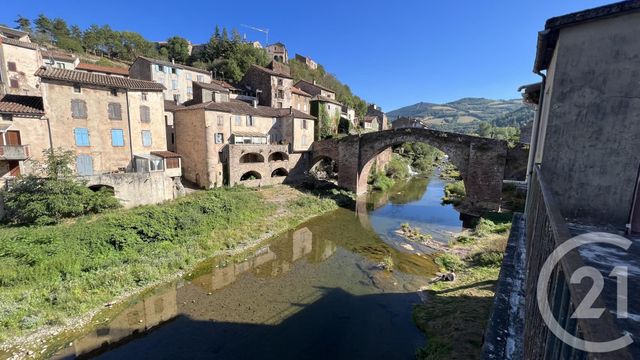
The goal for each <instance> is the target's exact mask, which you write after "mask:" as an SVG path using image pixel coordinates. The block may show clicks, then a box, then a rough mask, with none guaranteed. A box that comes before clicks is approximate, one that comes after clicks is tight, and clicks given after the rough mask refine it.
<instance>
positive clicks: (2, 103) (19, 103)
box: [0, 95, 44, 115]
mask: <svg viewBox="0 0 640 360" xmlns="http://www.w3.org/2000/svg"><path fill="white" fill-rule="evenodd" d="M0 113H9V114H26V115H44V106H43V105H42V98H41V97H40V96H24V95H5V96H4V97H2V99H0Z"/></svg>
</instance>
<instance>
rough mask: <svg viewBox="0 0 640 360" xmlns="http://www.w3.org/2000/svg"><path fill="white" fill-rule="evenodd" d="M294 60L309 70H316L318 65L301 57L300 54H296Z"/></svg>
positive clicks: (307, 58)
mask: <svg viewBox="0 0 640 360" xmlns="http://www.w3.org/2000/svg"><path fill="white" fill-rule="evenodd" d="M296 60H298V61H300V62H301V63H303V64H305V65H307V67H308V68H309V69H311V70H316V69H317V68H318V63H317V62H315V61H313V59H311V58H310V57H308V56H302V55H300V54H296Z"/></svg>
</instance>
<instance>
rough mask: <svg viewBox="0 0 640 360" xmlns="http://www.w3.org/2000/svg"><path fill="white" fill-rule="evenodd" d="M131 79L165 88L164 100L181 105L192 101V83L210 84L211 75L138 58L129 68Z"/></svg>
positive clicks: (201, 71) (175, 65)
mask: <svg viewBox="0 0 640 360" xmlns="http://www.w3.org/2000/svg"><path fill="white" fill-rule="evenodd" d="M129 76H130V77H131V78H132V79H141V80H147V81H155V82H157V83H160V84H162V85H163V86H164V87H165V90H164V92H163V93H164V99H165V100H171V101H175V102H176V103H179V104H182V103H183V102H185V101H188V100H191V99H193V82H194V81H197V82H200V83H209V82H211V74H210V73H209V72H208V71H206V70H202V69H198V68H195V67H191V66H186V65H181V64H176V63H174V62H168V61H163V60H157V59H151V58H147V57H143V56H139V57H138V58H137V59H136V60H135V61H134V62H133V64H131V67H130V68H129Z"/></svg>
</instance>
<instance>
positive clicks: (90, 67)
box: [76, 63, 129, 76]
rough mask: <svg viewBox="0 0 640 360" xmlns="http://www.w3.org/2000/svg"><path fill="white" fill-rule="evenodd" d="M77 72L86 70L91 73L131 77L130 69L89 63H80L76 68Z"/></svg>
mask: <svg viewBox="0 0 640 360" xmlns="http://www.w3.org/2000/svg"><path fill="white" fill-rule="evenodd" d="M76 70H84V71H89V72H101V73H105V74H113V75H122V76H129V69H127V68H120V67H115V66H102V65H96V64H89V63H80V64H78V66H76Z"/></svg>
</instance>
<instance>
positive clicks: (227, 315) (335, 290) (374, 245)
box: [56, 174, 462, 359]
mask: <svg viewBox="0 0 640 360" xmlns="http://www.w3.org/2000/svg"><path fill="white" fill-rule="evenodd" d="M443 185H444V184H443V182H442V181H441V180H440V179H439V178H438V176H437V174H434V175H433V176H431V177H430V178H413V179H411V180H409V181H407V182H403V183H401V184H397V185H396V186H394V187H393V188H392V189H390V190H389V191H388V192H385V193H373V194H370V195H369V196H367V197H366V199H360V200H359V201H358V204H357V206H356V211H352V210H348V209H339V210H336V211H334V212H332V213H329V214H326V215H323V216H320V217H317V218H314V219H312V220H310V221H308V222H306V223H304V224H302V225H300V226H299V227H298V228H296V229H295V230H292V231H289V232H287V233H285V234H282V235H280V236H277V237H274V238H273V239H271V240H269V241H267V242H265V243H264V244H263V245H262V246H260V247H259V248H258V249H257V250H252V251H250V252H247V253H246V254H242V255H240V256H233V257H216V258H212V259H210V260H208V261H206V262H205V263H203V264H202V265H200V266H199V267H198V268H197V270H196V271H194V272H193V273H192V274H190V276H187V277H185V278H183V279H180V280H178V281H174V282H172V283H170V284H167V285H165V286H163V287H160V288H157V289H155V290H154V291H151V292H149V293H148V294H146V295H145V296H143V297H142V298H137V299H135V300H132V301H131V302H130V304H127V306H126V307H125V308H124V309H123V310H122V312H120V313H119V314H116V315H115V316H113V318H112V319H110V320H108V321H106V322H104V323H103V324H101V325H99V326H98V327H97V328H95V329H94V330H93V331H91V332H90V333H88V334H85V335H83V336H81V337H80V338H78V339H76V340H74V341H73V342H72V343H70V344H69V345H68V346H67V347H66V348H65V349H63V350H61V351H60V352H59V353H58V354H57V355H56V358H74V357H76V356H78V355H83V357H84V356H87V357H98V358H102V359H125V358H126V359H140V358H154V359H157V358H165V359H176V358H188V359H198V358H202V359H212V358H213V359H249V358H261V359H301V358H305V359H362V358H369V359H411V358H413V357H414V353H415V349H416V348H417V347H419V346H422V345H424V341H425V340H424V336H423V335H422V333H421V332H420V331H419V330H418V329H417V328H416V327H415V325H414V324H413V322H412V318H411V311H412V306H413V304H416V303H418V302H419V301H420V299H419V297H418V295H417V293H416V290H417V289H418V288H420V287H421V286H423V285H425V284H426V282H427V281H428V279H429V278H431V277H433V275H434V274H435V272H436V271H437V266H436V265H435V264H434V263H433V260H432V258H431V257H430V256H428V255H424V253H428V250H426V249H422V248H420V247H417V246H416V245H415V244H414V243H408V242H407V241H404V240H403V239H402V238H401V237H399V236H398V235H396V234H395V230H396V229H398V228H399V227H400V224H402V223H404V222H408V223H410V224H411V225H412V226H418V227H420V228H422V230H423V232H427V233H431V234H432V235H433V237H434V239H437V240H441V241H446V240H447V239H448V237H449V235H450V234H451V233H452V232H457V231H460V230H461V225H462V222H461V221H460V220H459V214H458V212H456V210H455V209H454V208H453V207H452V206H450V205H441V204H440V198H441V197H442V194H443ZM382 264H387V265H390V266H391V268H392V269H393V271H391V272H390V271H386V270H384V269H383V268H382V266H381V265H382Z"/></svg>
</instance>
